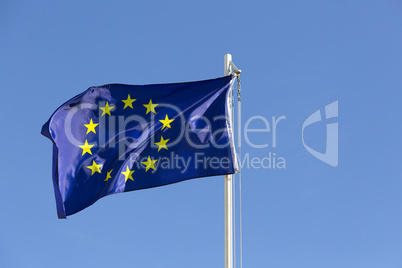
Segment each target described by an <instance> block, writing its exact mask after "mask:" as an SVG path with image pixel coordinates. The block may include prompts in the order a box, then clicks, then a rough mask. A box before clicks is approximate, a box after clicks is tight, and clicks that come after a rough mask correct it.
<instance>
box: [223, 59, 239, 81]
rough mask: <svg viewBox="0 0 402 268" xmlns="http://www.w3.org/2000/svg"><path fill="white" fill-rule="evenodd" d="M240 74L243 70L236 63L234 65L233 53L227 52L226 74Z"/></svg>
mask: <svg viewBox="0 0 402 268" xmlns="http://www.w3.org/2000/svg"><path fill="white" fill-rule="evenodd" d="M233 73H234V74H236V75H238V74H240V73H241V70H239V69H238V68H237V67H236V65H234V63H233V61H232V55H231V54H225V76H228V75H231V74H233Z"/></svg>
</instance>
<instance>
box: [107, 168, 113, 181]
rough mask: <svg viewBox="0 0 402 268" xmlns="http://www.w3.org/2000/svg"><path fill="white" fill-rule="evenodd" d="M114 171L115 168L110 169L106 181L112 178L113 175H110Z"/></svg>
mask: <svg viewBox="0 0 402 268" xmlns="http://www.w3.org/2000/svg"><path fill="white" fill-rule="evenodd" d="M112 171H113V169H112V170H110V171H109V172H108V173H107V174H106V180H105V181H108V180H109V179H111V178H112V176H111V175H110V173H112Z"/></svg>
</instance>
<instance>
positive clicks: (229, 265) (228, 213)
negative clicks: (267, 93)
mask: <svg viewBox="0 0 402 268" xmlns="http://www.w3.org/2000/svg"><path fill="white" fill-rule="evenodd" d="M231 62H232V55H230V54H226V55H225V76H227V75H230V63H231ZM228 107H229V115H230V116H231V115H232V111H231V110H232V94H229V105H228ZM232 185H233V176H232V175H225V268H233V220H232V219H233V218H232V217H233V207H232V202H233V200H232Z"/></svg>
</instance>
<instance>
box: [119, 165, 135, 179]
mask: <svg viewBox="0 0 402 268" xmlns="http://www.w3.org/2000/svg"><path fill="white" fill-rule="evenodd" d="M134 171H135V170H130V169H129V168H128V166H127V169H126V171H124V172H122V173H121V174H123V175H124V176H125V177H126V179H125V180H124V182H126V181H127V180H128V179H130V180H132V181H134V179H133V176H132V175H133V173H134Z"/></svg>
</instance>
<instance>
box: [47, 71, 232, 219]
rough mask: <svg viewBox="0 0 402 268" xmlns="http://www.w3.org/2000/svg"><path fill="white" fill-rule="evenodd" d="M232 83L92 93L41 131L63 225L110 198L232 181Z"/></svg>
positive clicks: (225, 80) (92, 89)
mask: <svg viewBox="0 0 402 268" xmlns="http://www.w3.org/2000/svg"><path fill="white" fill-rule="evenodd" d="M233 80H234V78H233V77H232V76H226V77H222V78H217V79H211V80H205V81H199V82H190V83H176V84H159V85H141V86H135V85H123V84H109V85H104V86H99V87H90V88H89V89H87V90H86V91H85V92H83V93H81V94H79V95H77V96H75V97H74V98H72V99H71V100H69V101H67V102H66V103H65V104H63V105H62V106H60V107H59V108H58V109H57V110H56V111H55V112H54V113H53V115H52V116H51V117H50V119H49V120H48V122H47V123H46V124H45V125H44V126H43V127H42V134H43V135H44V136H46V137H48V138H49V139H50V140H51V141H52V142H53V185H54V192H55V196H56V204H57V213H58V217H59V218H66V216H68V215H71V214H74V213H76V212H78V211H80V210H82V209H84V208H86V207H88V206H90V205H92V204H93V203H95V202H96V201H97V200H98V199H99V198H101V197H104V196H106V195H109V194H114V193H120V192H128V191H133V190H139V189H145V188H151V187H156V186H161V185H167V184H171V183H175V182H179V181H183V180H187V179H191V178H198V177H206V176H213V175H223V174H233V173H234V172H235V169H236V161H235V151H234V146H233V137H232V129H231V123H230V120H229V112H228V108H229V107H228V104H227V98H228V94H229V92H230V88H231V86H232V84H233Z"/></svg>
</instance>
